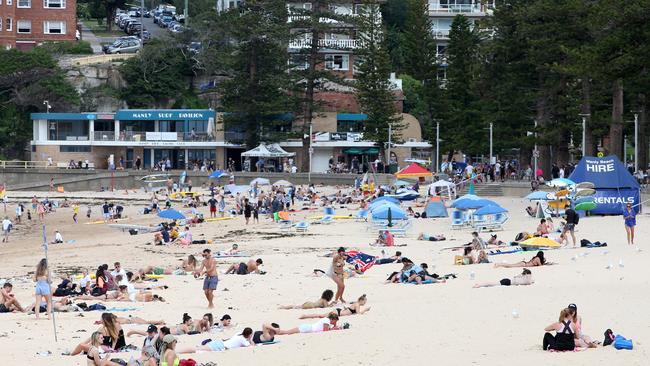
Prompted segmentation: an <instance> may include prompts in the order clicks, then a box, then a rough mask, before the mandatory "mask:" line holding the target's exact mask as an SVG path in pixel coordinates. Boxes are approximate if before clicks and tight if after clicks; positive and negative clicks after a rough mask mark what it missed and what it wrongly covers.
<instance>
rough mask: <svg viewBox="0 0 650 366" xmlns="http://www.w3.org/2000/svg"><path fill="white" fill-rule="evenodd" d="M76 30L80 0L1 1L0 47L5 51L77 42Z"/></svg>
mask: <svg viewBox="0 0 650 366" xmlns="http://www.w3.org/2000/svg"><path fill="white" fill-rule="evenodd" d="M76 30H77V1H76V0H0V46H3V47H5V48H8V49H9V48H18V49H21V50H29V49H31V48H33V47H35V46H36V45H38V44H40V43H43V42H46V41H74V40H75V36H76Z"/></svg>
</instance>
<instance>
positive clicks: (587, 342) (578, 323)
mask: <svg viewBox="0 0 650 366" xmlns="http://www.w3.org/2000/svg"><path fill="white" fill-rule="evenodd" d="M567 311H568V312H569V315H570V316H571V319H572V320H573V324H574V325H575V328H576V338H575V345H576V347H582V348H596V346H597V343H598V342H594V340H593V339H591V337H589V336H588V335H586V334H584V333H582V317H580V316H579V315H578V305H576V304H569V306H567Z"/></svg>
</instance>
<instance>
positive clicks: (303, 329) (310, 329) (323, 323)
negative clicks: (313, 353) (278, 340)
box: [278, 311, 341, 335]
mask: <svg viewBox="0 0 650 366" xmlns="http://www.w3.org/2000/svg"><path fill="white" fill-rule="evenodd" d="M338 321H339V316H338V314H337V313H336V311H332V312H330V313H329V314H327V317H325V318H321V319H320V320H319V321H317V322H316V323H314V324H302V325H300V326H299V327H296V328H291V329H288V330H285V331H282V334H285V335H289V334H296V333H320V332H329V331H331V330H338V329H341V328H339V327H338V326H337V325H336V323H337V322H338ZM278 334H280V333H278Z"/></svg>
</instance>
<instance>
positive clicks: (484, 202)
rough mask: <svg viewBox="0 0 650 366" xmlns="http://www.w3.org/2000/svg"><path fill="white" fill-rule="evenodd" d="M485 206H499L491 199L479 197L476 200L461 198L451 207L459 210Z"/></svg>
mask: <svg viewBox="0 0 650 366" xmlns="http://www.w3.org/2000/svg"><path fill="white" fill-rule="evenodd" d="M485 206H499V204H498V203H496V202H494V201H492V200H488V199H484V198H481V199H478V200H463V201H461V202H458V203H457V204H456V205H455V206H453V207H454V208H457V209H459V210H474V209H478V208H481V207H485Z"/></svg>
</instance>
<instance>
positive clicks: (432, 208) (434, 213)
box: [424, 197, 449, 218]
mask: <svg viewBox="0 0 650 366" xmlns="http://www.w3.org/2000/svg"><path fill="white" fill-rule="evenodd" d="M424 213H426V214H427V218H428V217H448V216H449V214H448V213H447V207H445V204H444V203H443V202H442V200H441V199H440V197H434V199H432V200H431V201H429V202H428V203H427V205H426V206H425V208H424Z"/></svg>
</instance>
